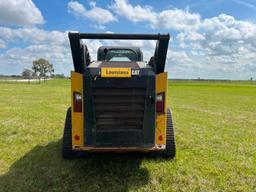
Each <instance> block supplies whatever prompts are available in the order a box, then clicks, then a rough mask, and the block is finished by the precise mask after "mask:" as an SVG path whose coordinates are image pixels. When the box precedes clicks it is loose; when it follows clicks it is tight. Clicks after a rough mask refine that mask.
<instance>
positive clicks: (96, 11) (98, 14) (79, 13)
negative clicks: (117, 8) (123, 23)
mask: <svg viewBox="0 0 256 192" xmlns="http://www.w3.org/2000/svg"><path fill="white" fill-rule="evenodd" d="M90 6H91V9H90V10H87V9H86V8H85V7H84V6H83V5H82V4H81V3H79V2H77V1H70V2H69V3H68V11H69V13H71V14H73V15H75V16H76V17H82V18H87V19H89V20H91V21H93V22H95V23H96V24H97V27H99V26H100V27H101V28H102V26H103V25H105V24H107V23H110V22H113V21H116V20H117V19H116V17H114V16H113V14H112V13H111V12H110V11H109V10H107V9H103V8H100V7H97V6H96V3H95V2H93V3H92V2H91V3H90Z"/></svg>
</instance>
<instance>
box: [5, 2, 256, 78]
mask: <svg viewBox="0 0 256 192" xmlns="http://www.w3.org/2000/svg"><path fill="white" fill-rule="evenodd" d="M69 31H79V32H90V33H91V32H99V33H102V32H107V33H169V34H170V36H171V40H170V43H169V49H168V54H167V61H166V71H168V72H169V78H199V77H200V78H205V79H206V78H208V79H209V78H210V79H232V80H235V79H238V80H243V79H244V80H247V79H250V77H253V78H254V79H256V1H255V0H183V1H178V0H176V1H174V0H161V1H159V0H148V1H146V0H137V1H135V0H110V1H106V0H55V1H52V0H44V1H42V0H33V1H32V0H11V1H10V0H0V74H3V75H14V74H21V72H22V71H23V69H24V68H29V69H30V68H31V66H32V61H33V60H35V59H38V58H45V59H47V60H49V61H50V63H52V64H53V65H54V68H55V73H60V74H61V73H63V74H65V75H69V73H70V71H71V70H73V63H72V57H71V51H70V46H69V40H68V37H67V34H68V32H69ZM85 43H86V44H87V45H88V48H89V51H90V54H91V56H92V59H96V52H97V49H98V47H100V46H102V45H126V46H139V47H141V49H142V51H143V53H144V60H145V61H149V59H150V57H151V56H152V55H153V53H154V48H155V42H154V41H120V40H115V41H113V40H112V41H110V40H108V41H100V40H88V41H85Z"/></svg>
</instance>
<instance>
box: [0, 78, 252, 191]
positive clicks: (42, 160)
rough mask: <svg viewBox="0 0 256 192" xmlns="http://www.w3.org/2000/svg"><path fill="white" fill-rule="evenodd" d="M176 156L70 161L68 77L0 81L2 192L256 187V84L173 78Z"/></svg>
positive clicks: (171, 98) (97, 157) (95, 157)
mask: <svg viewBox="0 0 256 192" xmlns="http://www.w3.org/2000/svg"><path fill="white" fill-rule="evenodd" d="M168 100H169V103H170V105H171V107H172V112H173V118H174V125H175V128H176V138H177V157H176V159H175V160H164V159H161V158H157V159H152V158H149V157H147V156H138V155H134V154H119V155H113V154H105V155H102V154H98V155H90V156H89V157H81V158H76V159H74V160H71V161H65V160H62V158H61V152H60V151H61V137H62V132H63V124H64V118H65V113H66V108H67V107H68V106H69V104H70V82H69V80H52V81H49V82H46V83H43V84H27V83H24V84H23V83H19V84H15V83H1V82H0V191H1V192H5V191H230V192H233V191H246V192H248V191H256V85H255V84H254V85H253V84H251V83H249V82H248V83H242V82H233V83H232V82H226V83H223V82H222V83H221V82H189V81H184V82H176V81H175V82H170V83H169V96H168Z"/></svg>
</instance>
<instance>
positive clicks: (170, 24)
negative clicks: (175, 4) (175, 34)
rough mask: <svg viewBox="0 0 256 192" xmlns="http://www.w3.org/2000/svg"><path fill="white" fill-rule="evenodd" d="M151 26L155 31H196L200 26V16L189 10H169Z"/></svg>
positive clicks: (162, 12) (160, 15)
mask: <svg viewBox="0 0 256 192" xmlns="http://www.w3.org/2000/svg"><path fill="white" fill-rule="evenodd" d="M151 25H152V27H153V28H155V29H158V28H160V29H174V30H194V29H198V28H199V26H200V15H199V14H196V13H190V12H189V11H188V10H181V9H168V10H164V11H161V12H160V13H159V14H158V17H157V19H156V20H152V23H151Z"/></svg>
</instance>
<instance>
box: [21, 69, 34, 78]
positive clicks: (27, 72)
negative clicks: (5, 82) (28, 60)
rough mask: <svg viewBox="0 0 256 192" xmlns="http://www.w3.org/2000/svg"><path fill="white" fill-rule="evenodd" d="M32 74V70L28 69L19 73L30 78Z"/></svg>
mask: <svg viewBox="0 0 256 192" xmlns="http://www.w3.org/2000/svg"><path fill="white" fill-rule="evenodd" d="M32 75H33V71H32V70H30V69H24V70H23V71H22V73H21V76H22V77H24V78H31V77H32Z"/></svg>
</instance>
